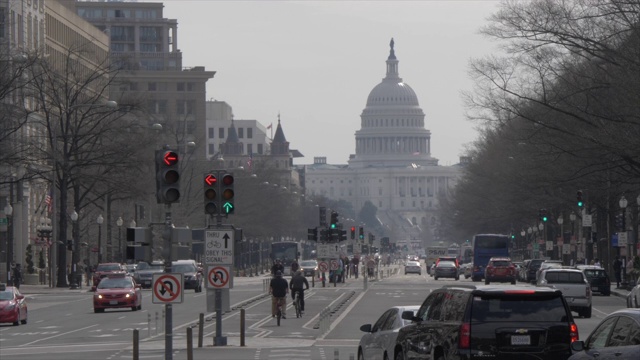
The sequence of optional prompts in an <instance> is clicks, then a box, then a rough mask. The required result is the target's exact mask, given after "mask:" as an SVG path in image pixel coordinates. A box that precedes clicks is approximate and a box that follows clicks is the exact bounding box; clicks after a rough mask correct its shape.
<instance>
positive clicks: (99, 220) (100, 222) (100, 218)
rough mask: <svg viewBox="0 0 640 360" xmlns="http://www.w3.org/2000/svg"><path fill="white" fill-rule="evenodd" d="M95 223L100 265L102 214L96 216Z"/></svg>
mask: <svg viewBox="0 0 640 360" xmlns="http://www.w3.org/2000/svg"><path fill="white" fill-rule="evenodd" d="M96 222H97V223H98V264H100V263H101V262H102V223H104V218H103V217H102V214H100V215H98V219H97V220H96Z"/></svg>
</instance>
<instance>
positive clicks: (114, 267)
mask: <svg viewBox="0 0 640 360" xmlns="http://www.w3.org/2000/svg"><path fill="white" fill-rule="evenodd" d="M119 270H121V268H120V265H118V264H100V265H98V267H97V268H96V271H119Z"/></svg>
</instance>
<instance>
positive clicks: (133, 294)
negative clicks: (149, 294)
mask: <svg viewBox="0 0 640 360" xmlns="http://www.w3.org/2000/svg"><path fill="white" fill-rule="evenodd" d="M135 295H136V294H135V293H128V294H127V295H125V296H124V297H127V298H130V297H134V296H135Z"/></svg>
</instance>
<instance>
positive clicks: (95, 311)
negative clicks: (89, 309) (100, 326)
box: [93, 308, 104, 313]
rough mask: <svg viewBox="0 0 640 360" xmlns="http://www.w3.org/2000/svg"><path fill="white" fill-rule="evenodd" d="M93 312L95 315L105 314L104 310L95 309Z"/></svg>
mask: <svg viewBox="0 0 640 360" xmlns="http://www.w3.org/2000/svg"><path fill="white" fill-rule="evenodd" d="M93 312H94V313H103V312H104V309H95V308H94V309H93Z"/></svg>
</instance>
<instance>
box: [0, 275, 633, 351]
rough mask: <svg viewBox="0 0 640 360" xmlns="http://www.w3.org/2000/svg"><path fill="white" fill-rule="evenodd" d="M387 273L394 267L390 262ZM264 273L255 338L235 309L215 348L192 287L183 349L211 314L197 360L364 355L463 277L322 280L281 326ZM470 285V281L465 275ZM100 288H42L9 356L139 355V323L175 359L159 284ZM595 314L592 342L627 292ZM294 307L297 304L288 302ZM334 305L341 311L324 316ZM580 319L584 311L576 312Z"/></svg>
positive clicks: (8, 337) (180, 315)
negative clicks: (112, 300) (114, 292)
mask: <svg viewBox="0 0 640 360" xmlns="http://www.w3.org/2000/svg"><path fill="white" fill-rule="evenodd" d="M385 272H386V269H385ZM263 281H264V278H243V279H236V281H235V282H234V288H233V289H232V290H231V292H230V293H231V301H230V303H231V305H232V307H235V306H236V305H238V304H243V308H244V313H245V334H246V335H245V336H246V337H245V345H246V346H244V347H241V346H240V310H239V309H235V310H232V311H230V312H228V313H225V314H224V315H223V316H222V318H223V321H222V327H221V330H222V334H221V335H222V336H224V337H226V339H227V346H213V338H214V337H215V336H216V335H217V334H216V323H215V314H214V313H207V312H206V293H205V292H202V293H198V294H196V293H194V292H193V291H192V290H187V292H186V293H185V295H184V302H183V303H182V304H175V305H173V336H172V339H173V350H174V351H173V354H172V358H173V359H176V360H182V359H187V350H186V346H187V342H186V329H187V327H190V326H192V325H195V324H196V322H197V320H198V316H199V313H205V314H206V315H205V319H206V321H205V326H204V332H203V333H204V346H203V347H202V348H197V334H198V328H197V327H195V328H193V337H194V338H193V344H194V347H195V349H194V350H193V358H194V359H211V358H219V359H229V360H233V359H238V360H241V359H242V360H244V359H255V360H262V359H278V360H287V359H314V360H315V359H317V360H335V359H341V360H342V359H344V360H347V359H355V358H356V352H357V346H358V341H359V339H360V337H361V336H362V332H361V331H360V329H359V328H360V326H361V325H363V324H366V323H373V322H375V321H376V319H377V318H378V316H379V315H380V314H382V313H383V312H384V310H386V309H387V308H388V307H390V306H393V305H411V304H417V305H419V304H421V303H422V301H423V300H424V299H425V297H426V296H427V295H428V294H429V292H430V291H431V290H433V289H435V288H438V287H440V286H442V285H445V284H453V283H456V282H455V281H453V280H450V279H447V280H438V281H435V280H433V278H431V277H429V276H428V275H425V274H424V273H423V274H422V275H416V274H409V275H403V274H397V275H394V276H392V277H389V278H384V279H382V280H378V281H370V282H368V283H367V289H366V290H365V289H364V282H363V280H362V278H360V279H357V280H355V279H354V278H351V279H348V280H347V282H346V283H344V284H339V285H338V286H336V287H334V286H333V285H328V286H326V287H322V286H321V284H319V283H316V287H314V288H312V289H311V290H310V291H307V292H306V294H305V295H306V296H305V298H306V313H305V315H304V316H303V317H302V318H299V319H296V318H295V315H294V312H293V309H292V308H289V309H288V312H287V315H288V317H287V319H284V320H282V325H281V326H279V327H278V326H277V325H276V321H275V319H272V318H271V313H270V312H271V309H270V305H271V303H270V298H269V297H266V296H263V295H264V292H263ZM459 282H460V283H469V284H471V283H472V282H471V281H470V280H463V279H461V280H460V281H459ZM91 297H92V293H89V292H77V293H73V294H68V293H64V292H62V293H44V292H43V293H42V294H33V295H28V301H29V322H28V324H26V325H20V326H10V324H6V325H4V324H3V325H0V358H1V359H3V360H10V359H20V360H27V359H34V360H36V359H37V360H41V359H51V360H55V359H61V360H62V359H66V360H72V359H96V360H99V359H107V360H110V359H132V358H133V355H132V344H133V341H132V338H133V331H134V329H138V330H139V336H140V345H139V348H140V350H139V351H140V358H141V359H163V358H165V340H166V338H165V334H164V329H163V325H164V314H163V310H164V305H158V304H152V303H151V293H150V291H149V290H144V291H143V304H142V311H131V310H107V311H106V312H105V313H101V314H95V313H94V312H93V308H92V298H91ZM593 304H594V305H593V315H592V318H591V319H582V318H576V323H577V324H578V329H579V333H580V338H581V339H585V338H586V337H587V336H588V335H589V334H590V333H591V331H592V330H593V328H594V327H595V326H596V325H597V324H598V323H599V321H600V320H601V319H602V318H603V317H604V316H606V315H607V314H609V313H611V312H613V311H615V310H617V309H620V308H623V307H625V301H624V299H623V298H620V297H616V296H610V297H604V296H595V297H594V300H593ZM288 305H289V306H290V303H288ZM327 308H329V309H330V310H331V312H332V313H331V316H330V317H327V319H329V320H327V321H320V314H321V313H324V310H325V309H327ZM574 315H576V316H577V314H574Z"/></svg>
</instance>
